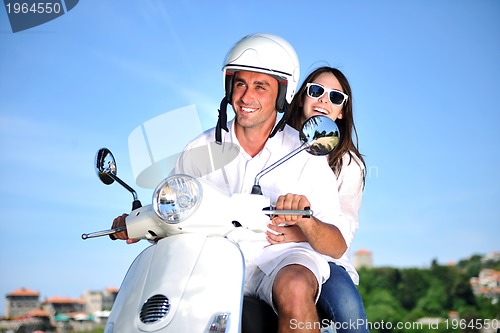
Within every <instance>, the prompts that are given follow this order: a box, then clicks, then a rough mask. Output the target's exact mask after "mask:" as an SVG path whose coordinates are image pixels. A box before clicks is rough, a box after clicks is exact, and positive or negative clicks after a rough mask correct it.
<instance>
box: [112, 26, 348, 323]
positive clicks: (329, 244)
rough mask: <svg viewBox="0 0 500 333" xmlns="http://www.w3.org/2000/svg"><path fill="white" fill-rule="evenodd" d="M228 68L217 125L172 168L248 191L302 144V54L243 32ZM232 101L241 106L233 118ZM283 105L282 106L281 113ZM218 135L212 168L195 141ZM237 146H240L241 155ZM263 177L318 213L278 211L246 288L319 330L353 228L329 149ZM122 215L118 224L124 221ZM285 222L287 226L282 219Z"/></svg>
mask: <svg viewBox="0 0 500 333" xmlns="http://www.w3.org/2000/svg"><path fill="white" fill-rule="evenodd" d="M223 76H224V83H225V91H226V96H225V98H224V99H223V101H222V102H221V108H220V110H219V121H218V123H217V126H216V127H215V128H213V129H210V130H208V131H206V132H204V133H203V134H201V135H200V136H199V137H197V138H196V139H194V140H193V141H192V142H191V143H189V144H188V145H187V147H186V149H185V150H184V152H183V153H182V155H181V156H180V158H179V160H178V161H177V164H176V167H175V170H174V172H175V173H184V174H189V175H192V176H195V177H202V178H204V179H206V180H207V181H209V182H210V183H212V184H213V185H215V186H216V187H218V188H220V189H222V190H224V191H227V192H228V193H230V194H233V193H250V192H251V189H252V186H253V183H254V177H255V176H256V175H257V173H258V172H259V171H261V170H263V169H264V168H265V167H267V166H269V165H271V164H272V163H274V162H275V161H277V160H279V159H280V158H281V157H283V156H285V155H286V154H288V153H290V152H291V151H293V150H294V149H295V148H297V147H298V145H299V135H298V132H297V131H296V130H294V129H292V128H291V127H289V126H285V121H284V120H285V119H286V109H287V106H288V104H289V103H290V102H291V100H292V97H293V95H294V93H295V89H296V87H297V83H298V77H299V62H298V58H297V55H296V53H295V51H294V49H293V48H292V47H291V45H290V44H289V43H288V42H286V41H285V40H283V39H282V38H280V37H278V36H275V35H270V34H255V35H250V36H246V37H244V38H243V39H241V40H240V41H239V42H237V43H236V44H235V45H234V46H233V48H232V49H231V50H230V51H229V53H228V54H227V56H226V59H225V62H224V68H223ZM227 104H230V105H231V106H232V108H233V110H234V113H235V118H234V119H233V120H231V121H230V122H229V123H227V122H226V107H227ZM278 112H283V113H284V115H283V117H282V118H281V120H279V117H278ZM223 130H224V131H223ZM214 139H215V141H216V142H217V143H218V144H219V145H220V146H219V150H220V151H219V154H218V156H220V154H224V152H228V153H229V152H230V154H231V159H227V162H228V163H227V164H226V165H224V166H222V167H220V168H219V169H216V170H210V169H208V167H207V166H208V165H210V163H206V162H202V161H201V160H200V159H201V158H202V157H200V156H197V155H196V152H197V151H199V150H196V149H193V148H196V147H201V146H210V143H212V142H213V141H214ZM235 146H236V147H238V148H239V151H238V153H237V154H236V157H234V156H235V154H234V147H235ZM260 185H261V187H262V191H263V193H264V195H266V196H269V197H271V199H272V200H273V201H275V203H276V208H277V209H305V208H306V207H311V209H313V210H314V212H315V216H314V217H311V218H302V217H299V216H286V217H285V216H277V217H274V218H273V219H272V226H270V227H269V228H270V229H272V230H273V231H274V232H267V239H268V242H269V244H268V246H266V247H264V248H263V249H262V248H261V249H259V252H258V254H257V255H256V256H255V258H254V260H252V261H251V262H250V263H249V264H247V266H246V280H245V281H246V285H245V293H246V294H247V295H253V296H256V297H258V298H260V299H263V300H264V301H266V302H267V303H268V304H269V305H271V306H272V307H273V308H274V309H275V311H276V312H277V313H278V316H279V319H278V326H279V332H290V331H291V330H292V329H293V330H294V331H295V332H303V331H304V332H305V331H307V332H319V327H318V324H319V319H318V314H317V311H316V306H315V302H316V300H317V298H318V296H319V293H320V290H321V284H322V283H323V282H324V281H326V279H328V277H329V266H328V260H332V259H333V258H334V259H339V258H340V259H339V260H344V261H346V260H347V258H346V257H345V255H344V253H345V252H346V250H347V244H346V241H345V239H344V236H343V235H348V234H349V233H350V230H349V225H348V223H347V222H346V221H345V220H344V219H343V218H342V216H341V213H340V207H339V203H338V193H337V191H336V189H337V185H336V178H335V176H334V174H333V173H332V172H331V170H330V168H329V166H328V164H327V161H326V159H325V158H324V157H318V156H311V155H309V154H307V153H305V152H301V153H299V154H298V155H296V156H294V158H292V159H290V160H288V161H287V162H285V163H284V164H283V165H281V166H279V169H276V170H273V171H272V174H269V175H266V176H264V177H262V178H261V181H260ZM295 193H298V194H295ZM207 218H209V217H207ZM118 220H120V219H116V220H115V221H114V224H113V226H114V227H116V226H117V225H119V224H122V225H123V221H118ZM282 224H286V225H288V226H286V227H281V226H279V225H282ZM291 228H294V229H291ZM299 229H300V230H299ZM291 230H295V234H296V232H297V231H299V232H300V234H301V235H302V240H303V241H302V242H296V241H292V240H290V239H289V240H287V239H286V236H287V233H288V232H289V231H291ZM118 236H119V237H118ZM117 237H118V238H126V235H123V234H122V235H120V234H118V235H117ZM243 252H244V253H245V251H243ZM245 255H246V254H245ZM311 328H312V329H311Z"/></svg>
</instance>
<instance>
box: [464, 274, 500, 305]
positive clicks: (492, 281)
mask: <svg viewBox="0 0 500 333" xmlns="http://www.w3.org/2000/svg"><path fill="white" fill-rule="evenodd" d="M470 284H471V287H472V291H473V292H474V294H475V295H479V296H483V297H485V298H489V299H491V301H492V303H493V304H496V303H497V302H498V301H499V300H500V271H496V270H494V269H486V268H485V269H482V270H481V272H479V276H478V277H473V278H472V279H471V280H470Z"/></svg>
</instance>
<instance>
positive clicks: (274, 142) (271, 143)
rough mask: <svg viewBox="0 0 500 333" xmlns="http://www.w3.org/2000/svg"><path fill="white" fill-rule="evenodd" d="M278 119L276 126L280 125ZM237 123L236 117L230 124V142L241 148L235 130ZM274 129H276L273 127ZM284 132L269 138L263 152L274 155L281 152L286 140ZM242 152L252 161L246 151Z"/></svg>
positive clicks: (241, 150) (242, 150)
mask: <svg viewBox="0 0 500 333" xmlns="http://www.w3.org/2000/svg"><path fill="white" fill-rule="evenodd" d="M278 121H279V119H278V117H276V122H275V123H274V126H276V125H277V124H278ZM235 123H236V117H234V118H233V119H232V120H231V121H230V122H229V124H228V125H229V126H228V128H229V132H230V140H231V143H234V144H237V145H238V147H240V148H241V145H240V142H239V141H238V138H237V137H236V131H235V130H234V126H235ZM273 128H274V127H273ZM284 135H285V134H284V131H278V132H277V133H276V134H275V135H274V136H273V137H272V138H268V139H267V141H266V144H265V145H264V148H263V149H262V150H265V151H267V152H268V153H273V152H279V151H280V149H281V146H282V143H283V140H284ZM240 152H241V153H242V154H243V156H245V157H246V158H247V159H251V158H252V157H251V156H250V155H249V154H248V153H247V152H246V151H245V150H244V149H240ZM261 153H262V151H261V152H260V153H259V154H261Z"/></svg>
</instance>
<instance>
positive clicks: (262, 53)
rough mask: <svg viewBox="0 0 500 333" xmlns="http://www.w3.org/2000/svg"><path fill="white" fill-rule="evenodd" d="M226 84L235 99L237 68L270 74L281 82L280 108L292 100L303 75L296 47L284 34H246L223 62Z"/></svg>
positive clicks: (229, 96)
mask: <svg viewBox="0 0 500 333" xmlns="http://www.w3.org/2000/svg"><path fill="white" fill-rule="evenodd" d="M223 66H224V67H223V68H222V71H223V78H224V88H225V90H226V97H227V98H228V102H229V103H231V95H232V78H233V76H234V73H235V72H237V71H242V70H243V71H250V72H258V73H264V74H269V75H271V76H273V77H275V78H276V79H277V80H278V82H279V94H278V101H277V105H276V107H277V109H278V110H282V109H283V105H284V102H285V100H286V101H287V102H288V104H290V103H291V102H292V98H293V95H294V94H295V90H296V89H297V85H298V82H299V76H300V66H299V58H298V57H297V54H296V53H295V50H294V49H293V47H292V46H291V45H290V43H288V42H287V41H286V40H284V39H283V38H281V37H279V36H276V35H272V34H254V35H248V36H245V37H243V38H242V39H241V40H240V41H238V42H237V43H236V44H235V45H234V46H233V47H232V48H231V50H229V52H228V53H227V55H226V58H225V59H224V64H223Z"/></svg>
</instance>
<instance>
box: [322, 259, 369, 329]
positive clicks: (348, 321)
mask: <svg viewBox="0 0 500 333" xmlns="http://www.w3.org/2000/svg"><path fill="white" fill-rule="evenodd" d="M329 265H330V278H329V279H328V280H327V281H326V282H325V283H324V284H323V286H322V287H321V295H320V297H319V300H318V303H317V306H318V308H319V311H320V313H321V314H322V317H323V318H326V319H328V320H332V321H333V322H334V323H335V328H336V330H337V332H338V333H354V332H358V333H359V332H363V333H366V332H369V330H368V327H367V325H368V323H367V319H366V313H365V308H364V306H363V300H362V299H361V296H360V295H359V292H358V289H357V288H356V285H355V284H354V282H352V280H351V277H350V276H349V274H348V273H347V271H346V270H345V269H344V268H343V267H342V266H338V265H336V264H335V263H333V262H330V263H329Z"/></svg>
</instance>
